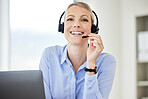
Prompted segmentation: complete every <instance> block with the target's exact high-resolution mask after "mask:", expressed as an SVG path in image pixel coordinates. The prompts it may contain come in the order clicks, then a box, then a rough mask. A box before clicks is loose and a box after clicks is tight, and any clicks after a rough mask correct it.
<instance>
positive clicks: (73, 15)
mask: <svg viewBox="0 0 148 99" xmlns="http://www.w3.org/2000/svg"><path fill="white" fill-rule="evenodd" d="M70 16H72V17H75V16H74V15H68V16H67V17H70ZM83 16H86V17H88V16H87V15H85V14H84V15H81V17H83Z"/></svg>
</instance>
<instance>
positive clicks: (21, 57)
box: [10, 0, 73, 70]
mask: <svg viewBox="0 0 148 99" xmlns="http://www.w3.org/2000/svg"><path fill="white" fill-rule="evenodd" d="M72 2H73V1H72V0H52V1H51V0H10V28H11V29H10V33H11V36H10V41H11V44H10V45H11V46H10V53H11V54H10V66H11V67H10V69H11V70H25V69H27V70H28V69H38V67H39V61H40V58H41V54H42V52H43V50H44V48H45V47H48V46H52V45H62V46H63V45H65V44H66V40H65V38H64V35H63V34H62V33H59V32H58V21H59V18H60V15H61V14H62V12H63V11H64V10H65V9H66V7H67V6H68V5H69V4H70V3H72Z"/></svg>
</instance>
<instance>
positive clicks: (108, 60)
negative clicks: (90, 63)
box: [98, 53, 116, 63]
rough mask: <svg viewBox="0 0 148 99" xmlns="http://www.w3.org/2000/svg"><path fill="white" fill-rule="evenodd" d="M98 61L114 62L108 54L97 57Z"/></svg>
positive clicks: (112, 57)
mask: <svg viewBox="0 0 148 99" xmlns="http://www.w3.org/2000/svg"><path fill="white" fill-rule="evenodd" d="M98 60H101V61H102V62H106V63H108V62H116V60H115V58H114V56H112V55H111V54H109V53H101V54H100V56H99V57H98Z"/></svg>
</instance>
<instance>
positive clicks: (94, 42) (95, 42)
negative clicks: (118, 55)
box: [91, 41, 104, 49]
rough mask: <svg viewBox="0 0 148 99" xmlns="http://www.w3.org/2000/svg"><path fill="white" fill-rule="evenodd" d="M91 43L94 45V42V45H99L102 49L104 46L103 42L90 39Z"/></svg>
mask: <svg viewBox="0 0 148 99" xmlns="http://www.w3.org/2000/svg"><path fill="white" fill-rule="evenodd" d="M91 42H92V43H93V44H92V45H94V44H95V46H96V47H98V46H99V47H100V48H101V49H104V46H103V44H100V43H98V42H97V41H91Z"/></svg>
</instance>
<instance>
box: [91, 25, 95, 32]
mask: <svg viewBox="0 0 148 99" xmlns="http://www.w3.org/2000/svg"><path fill="white" fill-rule="evenodd" d="M95 32H96V26H95V25H94V24H92V26H91V33H95Z"/></svg>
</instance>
